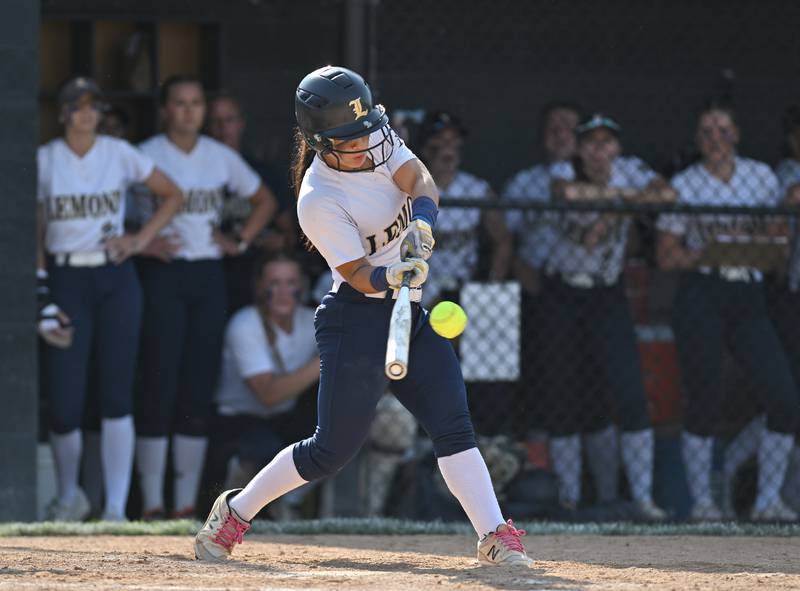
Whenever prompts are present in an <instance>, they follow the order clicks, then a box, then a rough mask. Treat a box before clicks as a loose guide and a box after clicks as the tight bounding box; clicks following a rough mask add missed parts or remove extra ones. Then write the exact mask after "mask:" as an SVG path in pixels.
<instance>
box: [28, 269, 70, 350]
mask: <svg viewBox="0 0 800 591" xmlns="http://www.w3.org/2000/svg"><path fill="white" fill-rule="evenodd" d="M36 299H37V303H38V305H39V315H38V321H37V324H36V330H37V332H38V333H39V335H40V336H41V337H42V339H44V341H45V342H46V343H47V344H48V345H52V346H54V347H58V348H60V349H67V348H69V346H70V345H72V335H73V328H72V324H71V323H70V321H69V318H68V317H67V315H66V314H65V313H64V312H63V311H62V310H61V308H59V307H58V306H57V305H56V304H54V303H53V302H52V301H50V288H49V286H48V285H47V271H44V270H42V269H38V270H37V271H36Z"/></svg>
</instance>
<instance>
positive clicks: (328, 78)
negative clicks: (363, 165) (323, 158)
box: [294, 66, 394, 168]
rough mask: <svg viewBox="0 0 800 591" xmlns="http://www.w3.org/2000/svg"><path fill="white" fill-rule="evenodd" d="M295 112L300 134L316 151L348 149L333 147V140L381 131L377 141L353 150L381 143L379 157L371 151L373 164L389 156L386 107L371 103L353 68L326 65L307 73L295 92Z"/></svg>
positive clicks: (364, 84) (366, 90)
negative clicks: (380, 136) (379, 138)
mask: <svg viewBox="0 0 800 591" xmlns="http://www.w3.org/2000/svg"><path fill="white" fill-rule="evenodd" d="M294 113H295V118H296V119H297V125H298V127H299V128H300V131H301V132H302V133H303V137H305V139H306V141H307V142H308V144H309V146H311V148H313V149H314V150H316V151H317V152H320V153H322V154H336V152H340V153H348V152H344V151H340V150H335V149H334V147H333V142H332V140H333V139H340V140H352V139H357V138H360V137H364V136H365V135H369V134H371V133H374V132H377V131H382V132H383V133H382V135H383V137H382V139H381V141H380V142H379V143H376V144H375V145H373V146H369V147H368V148H366V149H365V150H357V151H356V152H365V151H370V152H371V151H372V150H375V149H377V148H379V147H380V148H381V157H380V158H376V157H375V156H374V154H372V153H371V154H370V156H372V162H373V165H372V167H373V168H374V167H375V166H379V165H381V164H383V163H384V162H386V161H387V160H388V159H389V156H391V149H390V150H389V152H388V154H387V151H386V149H385V146H386V144H387V143H388V144H389V146H390V147H392V148H393V145H394V143H393V137H392V134H391V133H390V132H389V129H388V127H387V125H388V123H389V118H388V117H387V116H386V109H384V108H383V105H375V104H374V103H373V100H372V91H370V89H369V85H368V84H367V83H366V81H365V80H364V78H362V77H361V76H360V75H359V74H357V73H356V72H353V71H352V70H348V69H347V68H343V67H341V66H325V67H324V68H320V69H318V70H314V71H313V72H311V73H310V74H308V75H307V76H306V77H305V78H303V80H302V81H301V82H300V84H299V85H298V87H297V91H296V92H295V99H294ZM349 153H355V152H349ZM376 160H378V161H377V162H376Z"/></svg>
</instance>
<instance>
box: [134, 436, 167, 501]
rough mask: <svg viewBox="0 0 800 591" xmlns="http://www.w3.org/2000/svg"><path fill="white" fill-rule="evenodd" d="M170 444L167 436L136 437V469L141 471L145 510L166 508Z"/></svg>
mask: <svg viewBox="0 0 800 591" xmlns="http://www.w3.org/2000/svg"><path fill="white" fill-rule="evenodd" d="M168 445H169V442H168V441H167V438H166V437H137V438H136V471H137V472H138V473H139V484H140V486H141V488H142V505H143V507H142V508H143V510H144V511H154V510H163V509H164V472H165V471H166V469H167V447H168Z"/></svg>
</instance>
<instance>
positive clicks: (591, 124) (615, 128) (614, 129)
mask: <svg viewBox="0 0 800 591" xmlns="http://www.w3.org/2000/svg"><path fill="white" fill-rule="evenodd" d="M595 129H607V130H609V131H610V132H611V133H613V134H614V135H615V136H617V137H619V134H620V132H621V131H622V127H620V125H619V123H617V122H616V121H614V119H612V118H611V117H609V116H608V115H604V114H603V113H593V114H592V115H590V116H588V117H586V118H584V119H583V120H581V122H580V123H578V125H577V127H575V135H577V136H578V137H580V136H582V135H584V134H586V133H589V132H590V131H594V130H595Z"/></svg>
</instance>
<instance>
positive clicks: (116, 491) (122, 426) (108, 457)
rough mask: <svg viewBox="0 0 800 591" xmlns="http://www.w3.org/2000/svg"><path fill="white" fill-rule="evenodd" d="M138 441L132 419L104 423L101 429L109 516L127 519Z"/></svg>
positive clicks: (107, 512) (101, 446)
mask: <svg viewBox="0 0 800 591" xmlns="http://www.w3.org/2000/svg"><path fill="white" fill-rule="evenodd" d="M134 438H135V435H134V430H133V417H132V416H130V415H127V416H124V417H119V418H117V419H103V421H102V423H101V427H100V456H101V459H102V461H103V477H104V480H105V485H106V509H105V513H106V515H113V516H119V517H123V516H124V515H125V506H126V505H127V504H128V491H129V490H130V487H131V470H132V469H133V447H134Z"/></svg>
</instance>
